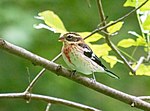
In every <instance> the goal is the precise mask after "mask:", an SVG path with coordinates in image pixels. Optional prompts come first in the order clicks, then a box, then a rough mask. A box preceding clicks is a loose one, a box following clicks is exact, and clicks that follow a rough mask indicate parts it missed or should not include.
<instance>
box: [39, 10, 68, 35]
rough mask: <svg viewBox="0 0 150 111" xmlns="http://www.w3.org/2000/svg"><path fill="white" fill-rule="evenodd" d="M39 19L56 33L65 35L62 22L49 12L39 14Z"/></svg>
mask: <svg viewBox="0 0 150 111" xmlns="http://www.w3.org/2000/svg"><path fill="white" fill-rule="evenodd" d="M38 15H39V16H40V17H42V18H43V20H44V22H45V23H46V24H47V25H48V26H49V27H51V28H53V29H54V30H55V32H56V33H66V32H67V31H66V29H65V27H64V24H63V22H62V21H61V19H60V18H59V17H58V16H57V15H56V14H55V13H54V12H53V11H50V10H47V11H44V12H41V13H39V14H38Z"/></svg>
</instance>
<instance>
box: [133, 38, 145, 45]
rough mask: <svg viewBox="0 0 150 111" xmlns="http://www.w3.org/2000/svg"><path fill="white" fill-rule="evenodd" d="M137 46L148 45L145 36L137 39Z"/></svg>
mask: <svg viewBox="0 0 150 111" xmlns="http://www.w3.org/2000/svg"><path fill="white" fill-rule="evenodd" d="M136 46H147V42H146V40H145V39H144V38H143V37H138V38H137V39H136Z"/></svg>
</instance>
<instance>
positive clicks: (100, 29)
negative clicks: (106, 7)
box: [84, 0, 149, 39]
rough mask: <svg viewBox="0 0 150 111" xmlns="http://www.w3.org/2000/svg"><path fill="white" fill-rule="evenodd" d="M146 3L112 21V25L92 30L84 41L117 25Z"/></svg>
mask: <svg viewBox="0 0 150 111" xmlns="http://www.w3.org/2000/svg"><path fill="white" fill-rule="evenodd" d="M148 1H149V0H146V1H145V2H143V3H142V4H141V5H140V6H139V7H137V8H135V9H133V10H131V11H130V12H128V13H127V14H126V15H124V16H122V17H120V18H118V19H117V20H115V21H113V23H110V24H106V25H105V26H103V27H100V28H97V29H95V30H93V31H92V32H91V34H89V35H88V36H86V37H85V38H84V39H86V38H88V37H90V36H92V35H93V34H95V33H97V32H100V31H102V30H104V29H107V28H108V27H110V26H112V25H114V24H116V23H118V22H120V21H122V20H124V19H125V18H127V17H128V16H129V15H131V14H132V13H134V12H135V11H137V10H138V9H139V8H141V7H142V6H143V5H145V4H146V3H147V2H148Z"/></svg>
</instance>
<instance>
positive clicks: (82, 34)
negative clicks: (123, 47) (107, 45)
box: [79, 32, 103, 43]
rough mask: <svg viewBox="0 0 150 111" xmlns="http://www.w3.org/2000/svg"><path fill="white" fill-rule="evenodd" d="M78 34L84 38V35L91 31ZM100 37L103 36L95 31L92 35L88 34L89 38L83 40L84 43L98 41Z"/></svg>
mask: <svg viewBox="0 0 150 111" xmlns="http://www.w3.org/2000/svg"><path fill="white" fill-rule="evenodd" d="M79 34H80V35H81V36H82V37H83V38H84V37H86V36H88V35H89V34H91V32H79ZM101 38H103V36H102V35H100V34H98V33H95V34H93V35H92V36H90V37H89V38H87V39H85V42H86V43H89V42H96V41H98V40H99V39H101Z"/></svg>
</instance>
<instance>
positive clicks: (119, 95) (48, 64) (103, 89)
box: [0, 39, 150, 110]
mask: <svg viewBox="0 0 150 111" xmlns="http://www.w3.org/2000/svg"><path fill="white" fill-rule="evenodd" d="M0 48H1V49H3V50H5V51H7V52H10V53H12V54H15V55H18V56H19V57H22V58H25V59H27V60H29V61H31V62H32V63H34V64H36V65H39V66H42V67H44V68H46V69H47V70H49V71H51V72H54V73H52V74H57V75H61V76H63V77H66V78H68V79H70V80H73V81H75V82H77V83H79V84H82V85H84V86H86V87H88V88H91V89H93V90H95V91H97V92H100V93H103V94H105V95H107V96H110V97H112V98H115V99H117V100H120V101H122V102H124V103H126V104H129V105H131V104H132V103H134V104H135V105H134V107H137V108H140V109H143V110H150V104H149V103H147V102H145V101H143V100H140V99H139V98H137V97H135V96H132V95H129V94H126V93H123V92H121V91H118V90H116V89H113V88H110V87H108V86H105V85H103V84H101V83H99V82H95V83H93V82H92V81H91V79H90V78H87V77H84V76H81V75H79V74H76V75H74V76H71V75H72V72H71V71H69V70H67V69H66V68H64V67H60V65H58V64H56V63H54V62H52V61H49V60H47V59H44V58H42V57H40V56H38V55H35V54H33V53H31V52H29V51H27V50H25V49H23V48H21V47H19V46H16V45H13V44H11V43H9V42H6V41H4V40H2V39H0ZM31 95H32V94H31ZM29 97H30V96H29Z"/></svg>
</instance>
